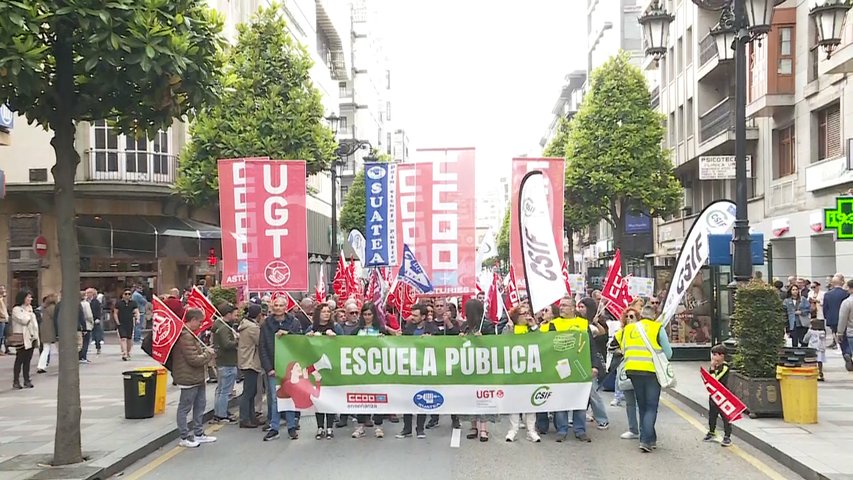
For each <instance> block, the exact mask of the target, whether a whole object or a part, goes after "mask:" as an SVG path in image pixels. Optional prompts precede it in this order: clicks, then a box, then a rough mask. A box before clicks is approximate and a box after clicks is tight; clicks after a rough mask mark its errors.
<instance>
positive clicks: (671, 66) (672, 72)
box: [667, 47, 676, 82]
mask: <svg viewBox="0 0 853 480" xmlns="http://www.w3.org/2000/svg"><path fill="white" fill-rule="evenodd" d="M669 58H675V47H669ZM675 67H676V65H675V62H669V77H667V78H668V79H669V81H670V82H671V81H673V80H674V79H675Z"/></svg>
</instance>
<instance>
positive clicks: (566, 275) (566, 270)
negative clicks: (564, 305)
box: [563, 259, 572, 297]
mask: <svg viewBox="0 0 853 480" xmlns="http://www.w3.org/2000/svg"><path fill="white" fill-rule="evenodd" d="M563 281H565V282H566V292H568V295H569V296H570V297H571V296H572V286H571V284H569V265H568V264H567V263H566V260H565V259H563Z"/></svg>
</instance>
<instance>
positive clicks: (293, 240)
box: [246, 160, 308, 292]
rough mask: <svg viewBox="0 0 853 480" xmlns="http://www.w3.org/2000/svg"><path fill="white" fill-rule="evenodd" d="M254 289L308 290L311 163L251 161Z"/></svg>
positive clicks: (248, 188)
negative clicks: (307, 177)
mask: <svg viewBox="0 0 853 480" xmlns="http://www.w3.org/2000/svg"><path fill="white" fill-rule="evenodd" d="M246 193H247V199H248V200H247V211H248V219H249V227H248V229H247V231H248V252H249V253H248V266H249V274H248V277H249V281H248V286H249V290H252V291H275V290H284V291H288V290H289V291H302V292H304V291H307V290H308V225H307V224H308V211H307V209H306V195H307V192H306V182H305V162H304V161H302V160H247V161H246Z"/></svg>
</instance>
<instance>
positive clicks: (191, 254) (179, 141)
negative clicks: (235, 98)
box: [0, 0, 350, 298]
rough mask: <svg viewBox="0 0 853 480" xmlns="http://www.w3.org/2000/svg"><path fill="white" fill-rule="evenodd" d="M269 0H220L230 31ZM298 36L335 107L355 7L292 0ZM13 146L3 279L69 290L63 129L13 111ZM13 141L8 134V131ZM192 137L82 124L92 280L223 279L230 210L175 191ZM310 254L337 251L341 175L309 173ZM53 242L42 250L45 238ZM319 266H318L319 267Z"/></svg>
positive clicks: (5, 157)
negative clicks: (335, 206) (63, 232)
mask: <svg viewBox="0 0 853 480" xmlns="http://www.w3.org/2000/svg"><path fill="white" fill-rule="evenodd" d="M269 3H270V2H268V1H267V0H210V5H211V6H212V7H213V8H216V9H218V10H219V11H220V12H221V13H223V15H224V16H225V19H226V25H225V34H226V35H227V38H228V39H229V40H230V41H234V40H235V39H236V32H237V25H238V24H240V23H244V22H246V21H248V20H249V19H250V18H251V16H252V15H253V14H254V12H256V11H257V8H259V7H260V6H266V5H268V4H269ZM282 9H283V12H284V14H285V15H286V16H287V18H288V20H289V22H288V23H289V27H288V28H289V29H290V31H291V33H292V34H293V35H294V37H295V38H296V39H297V40H298V41H299V42H301V43H302V44H303V45H305V46H306V49H307V50H308V51H309V52H310V53H311V56H312V58H313V59H314V63H315V65H314V67H313V69H312V72H311V75H312V80H313V83H314V84H315V85H316V86H317V87H318V88H319V89H320V90H321V92H322V93H323V101H324V105H325V107H326V112H327V113H331V112H333V111H334V110H335V109H336V108H337V106H338V104H339V99H338V96H337V93H338V90H337V88H336V85H337V83H336V82H337V81H339V80H341V79H345V78H348V77H347V75H348V74H349V73H350V69H349V66H348V65H349V63H348V62H349V61H350V60H349V54H348V52H349V50H350V49H349V44H348V41H349V39H350V34H349V15H348V14H349V10H348V8H347V7H346V6H344V5H343V4H340V3H339V2H336V1H334V0H317V1H314V0H310V1H306V0H288V1H286V2H284V4H283V5H282ZM14 125H15V127H14V129H7V130H8V131H7V132H4V133H6V136H4V138H5V139H6V140H7V141H5V142H4V143H7V144H10V145H9V146H4V147H2V148H0V164H2V165H3V167H4V170H5V172H4V174H5V181H6V185H7V188H6V193H7V194H6V198H5V199H4V200H3V201H2V202H0V283H2V284H7V285H9V286H10V288H9V291H10V295H14V294H15V292H16V291H17V290H18V289H19V288H23V287H26V288H30V289H31V290H33V292H34V293H35V296H36V298H40V297H41V296H43V295H44V294H46V293H50V292H59V290H60V276H61V272H60V266H59V257H58V243H59V241H60V239H59V238H58V236H57V229H56V217H55V215H54V214H53V213H52V212H53V210H54V209H53V177H52V175H51V171H50V169H51V167H52V166H53V165H54V163H55V160H56V158H55V154H54V152H53V148H52V147H51V145H50V140H51V138H52V135H53V134H52V133H51V132H49V131H47V132H46V131H44V130H42V129H41V128H39V127H37V126H32V125H28V124H27V122H26V121H25V119H22V118H20V117H17V118H15V119H14ZM4 138H0V140H3V139H4ZM188 141H189V138H188V128H187V125H185V124H183V123H180V122H176V123H175V124H173V125H172V127H170V128H169V129H167V130H166V131H161V132H158V133H157V134H156V135H155V136H154V138H141V139H137V138H134V137H132V136H124V135H119V134H118V133H117V132H116V131H115V130H113V129H112V128H110V126H109V125H108V124H107V123H106V122H103V121H98V122H94V123H91V124H89V123H80V124H79V125H77V136H76V139H75V148H76V149H77V151H78V153H79V155H80V160H81V161H80V164H79V166H78V168H77V174H76V182H77V184H76V188H75V191H76V194H77V203H76V205H75V208H76V211H77V219H76V222H75V228H76V231H77V239H78V243H79V245H80V266H81V268H80V270H81V287H89V286H94V287H98V288H99V289H100V290H102V291H106V292H107V293H109V294H115V293H116V291H118V290H120V289H122V288H124V287H125V286H126V285H131V284H142V285H145V286H147V287H148V288H150V289H151V290H153V291H155V292H161V291H164V290H167V289H169V288H172V287H184V286H188V285H191V284H195V283H198V281H199V280H201V279H205V280H206V281H207V284H208V285H213V284H215V283H217V280H218V269H219V266H220V262H218V261H214V262H211V261H210V260H209V257H214V258H215V259H219V258H221V251H220V250H221V249H220V241H219V239H220V236H221V235H220V231H219V227H218V224H219V213H218V210H216V208H215V207H209V208H190V207H188V206H187V205H186V204H185V203H184V202H183V201H182V200H180V198H178V197H177V196H175V195H174V194H173V186H174V182H175V178H176V175H177V167H178V154H179V153H180V151H181V150H182V149H183V148H184V146H185V145H186V144H187V142H188ZM308 183H309V185H310V186H311V187H312V188H311V189H309V190H313V193H312V194H311V195H310V198H309V199H308V209H309V212H308V228H309V235H308V236H309V252H311V253H312V254H313V255H312V257H316V258H315V263H316V264H318V265H322V264H323V262H324V260H325V261H326V262H327V259H328V255H329V253H330V252H331V245H330V240H329V238H330V232H331V230H330V220H329V219H330V216H331V203H330V199H331V182H330V180H329V175H328V174H318V175H315V176H313V177H311V178H309V179H308ZM36 238H40V239H43V240H46V244H47V252H46V253H45V252H43V251H40V253H42V254H44V255H43V256H42V255H39V254H38V253H36V249H35V248H34V243H35V239H36ZM316 275H317V267H315V268H312V272H311V276H312V282H313V278H315V276H316Z"/></svg>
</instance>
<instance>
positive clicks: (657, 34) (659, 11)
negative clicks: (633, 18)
mask: <svg viewBox="0 0 853 480" xmlns="http://www.w3.org/2000/svg"><path fill="white" fill-rule="evenodd" d="M673 20H675V17H674V16H672V15H670V14H669V13H668V12H667V11H666V9H664V8H663V7H662V6H661V5H660V2H659V1H658V0H654V1H652V3H651V5H649V8H648V9H647V10H646V13H645V14H643V16H641V17H639V18H638V19H637V21H638V22H640V25H642V26H643V39H644V40H645V44H646V55H649V56H651V57H652V58H653V59H654V60H655V63H656V64H657V62H658V61H660V59H661V58H662V57H663V56H664V55H666V45H667V43H668V41H669V24H670V23H672V21H673Z"/></svg>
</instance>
